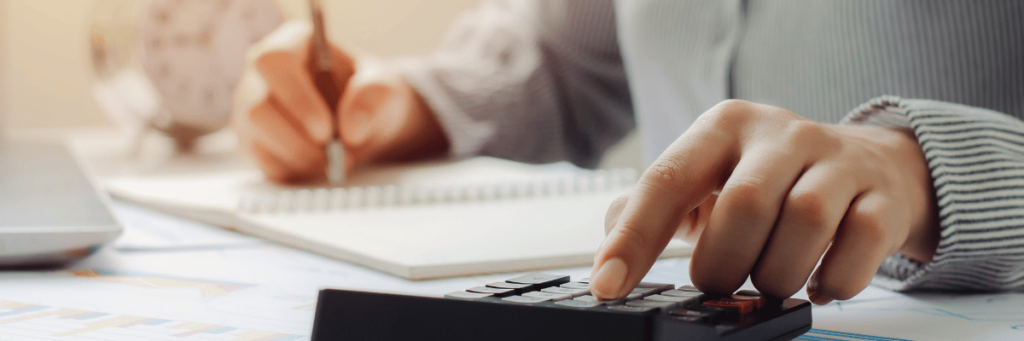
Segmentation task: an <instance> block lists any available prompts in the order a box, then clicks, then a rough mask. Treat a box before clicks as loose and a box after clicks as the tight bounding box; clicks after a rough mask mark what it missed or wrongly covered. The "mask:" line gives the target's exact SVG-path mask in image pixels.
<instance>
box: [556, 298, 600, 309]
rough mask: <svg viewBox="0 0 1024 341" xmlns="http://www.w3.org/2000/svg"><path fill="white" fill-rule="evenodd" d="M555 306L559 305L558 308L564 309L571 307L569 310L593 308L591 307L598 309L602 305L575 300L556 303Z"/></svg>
mask: <svg viewBox="0 0 1024 341" xmlns="http://www.w3.org/2000/svg"><path fill="white" fill-rule="evenodd" d="M555 304H556V305H560V306H565V307H571V308H593V307H600V306H602V305H603V304H601V303H600V302H586V301H577V300H564V301H558V302H555Z"/></svg>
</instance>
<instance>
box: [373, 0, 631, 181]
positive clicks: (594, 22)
mask: <svg viewBox="0 0 1024 341" xmlns="http://www.w3.org/2000/svg"><path fill="white" fill-rule="evenodd" d="M393 65H394V66H395V68H396V69H397V70H398V71H399V73H400V74H401V75H402V77H403V78H404V79H405V80H406V81H407V82H409V84H410V85H411V86H412V87H413V88H415V89H416V91H417V92H418V93H419V94H420V95H421V96H422V97H423V98H424V100H425V101H426V103H427V105H428V106H430V108H431V109H432V111H433V112H434V113H435V115H436V116H437V118H438V121H439V122H440V123H441V126H442V128H443V129H444V131H445V133H446V134H447V136H448V139H449V142H450V145H451V154H452V155H453V156H454V157H465V156H470V155H488V156H496V157H501V158H506V159H511V160H516V161H523V162H533V163H543V162H554V161H561V160H568V161H570V162H572V163H574V164H576V165H579V166H583V167H594V166H596V165H597V163H598V162H599V161H600V159H601V156H602V155H604V151H605V150H606V149H608V148H609V147H611V146H612V145H613V144H615V143H616V142H618V140H619V139H621V138H622V137H623V136H625V135H626V134H627V133H629V132H630V131H631V130H633V128H634V126H635V123H634V121H633V106H632V100H631V97H630V92H629V85H628V82H627V80H626V72H625V67H624V66H623V64H622V58H621V56H620V54H619V45H618V40H617V37H616V35H615V12H614V8H613V6H612V3H611V0H600V1H562V0H534V1H498V0H491V1H483V2H481V3H480V5H479V6H478V7H477V8H475V9H474V10H472V11H470V12H467V13H464V14H463V15H461V16H460V17H459V18H458V19H457V20H455V21H454V22H453V24H452V26H451V27H450V28H449V30H448V34H447V37H446V39H445V40H444V42H443V43H442V44H441V46H440V48H439V49H438V50H437V51H434V52H433V53H431V54H429V55H424V56H416V57H409V58H404V59H398V60H395V61H394V64H393Z"/></svg>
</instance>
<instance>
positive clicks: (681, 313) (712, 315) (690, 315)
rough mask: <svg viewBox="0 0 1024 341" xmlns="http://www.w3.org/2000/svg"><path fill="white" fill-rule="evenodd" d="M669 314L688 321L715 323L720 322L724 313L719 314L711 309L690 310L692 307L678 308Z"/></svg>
mask: <svg viewBox="0 0 1024 341" xmlns="http://www.w3.org/2000/svg"><path fill="white" fill-rule="evenodd" d="M668 315H669V316H672V317H674V318H676V319H678V320H682V321H686V322H696V323H709V324H715V323H718V320H719V317H720V316H721V315H722V314H719V313H716V312H711V311H699V310H690V309H676V310H673V311H670V312H669V313H668Z"/></svg>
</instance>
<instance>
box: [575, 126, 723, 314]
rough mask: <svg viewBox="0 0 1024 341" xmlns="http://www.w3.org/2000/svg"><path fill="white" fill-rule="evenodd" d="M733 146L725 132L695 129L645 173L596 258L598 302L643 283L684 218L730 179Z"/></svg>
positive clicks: (594, 272) (592, 278) (594, 285)
mask: <svg viewBox="0 0 1024 341" xmlns="http://www.w3.org/2000/svg"><path fill="white" fill-rule="evenodd" d="M734 143H735V142H734V141H733V140H732V139H731V138H729V136H728V133H727V132H725V131H721V130H715V129H708V128H707V125H699V124H694V126H692V127H691V128H690V129H689V130H687V131H686V132H685V133H684V134H683V135H682V136H680V137H679V139H678V140H676V141H675V142H674V143H673V144H672V145H671V146H669V148H668V149H666V150H665V152H664V153H662V154H661V156H659V157H658V160H657V161H655V162H654V164H653V165H651V167H649V168H648V169H647V171H645V172H644V174H643V176H642V177H641V178H640V181H639V182H638V183H637V187H636V189H635V190H634V192H633V195H632V197H631V198H630V199H629V201H628V202H627V203H626V207H625V208H623V210H622V214H621V215H620V216H619V219H618V221H617V222H616V224H615V226H614V227H613V228H612V230H611V232H610V233H609V234H608V237H607V238H606V239H605V242H604V244H603V245H602V246H601V248H600V249H599V250H598V252H597V254H596V255H595V256H594V269H593V270H592V272H591V276H590V289H591V292H592V293H593V294H594V296H596V297H598V298H601V299H617V298H620V297H624V296H626V294H627V293H629V291H630V290H632V288H633V287H634V286H636V284H637V283H639V282H640V280H641V279H643V277H644V274H646V273H647V271H648V270H650V268H651V265H653V264H654V261H655V260H657V258H658V256H659V255H660V254H661V252H662V251H663V250H664V249H665V246H666V245H668V242H669V240H670V239H671V238H672V236H673V235H674V234H675V232H676V229H677V228H678V226H679V223H680V221H681V220H682V219H683V217H684V216H685V215H686V214H687V213H689V212H690V211H692V210H693V209H694V208H696V207H697V206H698V205H700V204H701V203H702V202H704V200H706V199H707V198H708V197H709V196H710V195H711V194H712V192H713V191H714V190H715V189H716V188H717V187H718V185H719V184H720V183H721V182H722V181H723V180H724V179H725V177H726V176H727V175H728V169H729V165H730V164H731V163H734V159H735V157H734V154H735V152H733V151H734V150H735V148H734V147H733V144H734Z"/></svg>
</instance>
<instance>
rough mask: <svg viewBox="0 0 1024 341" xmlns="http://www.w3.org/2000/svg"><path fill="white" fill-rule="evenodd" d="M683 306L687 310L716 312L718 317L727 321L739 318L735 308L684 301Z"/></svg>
mask: <svg viewBox="0 0 1024 341" xmlns="http://www.w3.org/2000/svg"><path fill="white" fill-rule="evenodd" d="M683 308H684V309H689V310H696V311H704V312H710V313H715V314H718V316H719V318H721V319H722V320H729V321H736V320H737V319H738V318H739V316H740V314H739V312H738V311H736V309H727V308H719V307H712V306H709V305H703V304H690V303H684V304H683Z"/></svg>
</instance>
